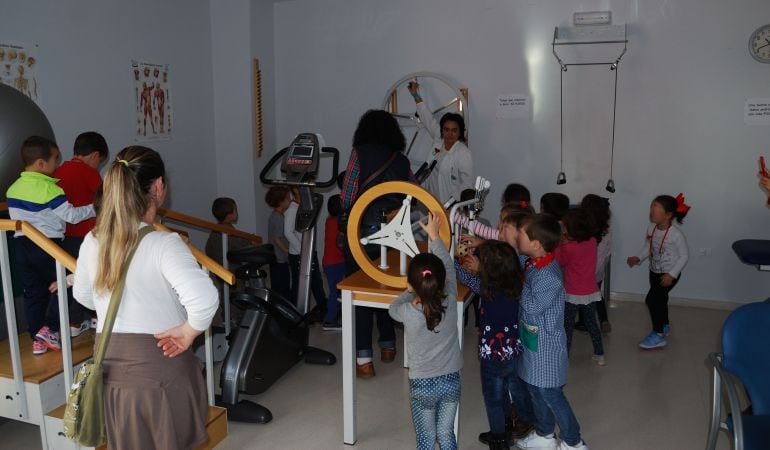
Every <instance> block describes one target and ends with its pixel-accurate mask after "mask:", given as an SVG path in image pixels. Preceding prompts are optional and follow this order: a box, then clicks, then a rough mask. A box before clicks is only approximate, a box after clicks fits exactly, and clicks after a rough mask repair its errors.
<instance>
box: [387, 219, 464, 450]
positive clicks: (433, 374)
mask: <svg viewBox="0 0 770 450" xmlns="http://www.w3.org/2000/svg"><path fill="white" fill-rule="evenodd" d="M440 224H441V219H440V218H438V217H437V216H435V215H434V214H433V213H429V214H428V224H427V226H426V225H424V224H422V223H420V226H421V227H422V229H423V230H425V232H426V233H427V234H428V238H429V240H430V242H429V244H428V246H429V248H430V251H431V252H433V253H420V254H419V255H416V256H415V257H414V258H412V261H411V262H410V263H409V268H408V270H407V290H406V292H404V293H403V294H401V295H400V296H399V297H398V298H397V299H396V300H395V301H393V303H391V305H390V309H389V312H390V316H391V317H392V318H393V319H395V320H398V321H400V322H403V323H404V336H405V338H406V347H407V349H408V350H409V396H410V399H411V406H412V421H413V423H414V430H415V434H416V435H417V449H418V450H429V449H430V450H432V449H433V448H434V446H435V444H436V441H438V444H439V447H440V448H441V449H442V450H448V449H456V448H457V441H456V437H455V434H454V420H455V413H456V412H457V405H458V402H459V401H460V369H462V365H463V360H462V355H461V354H460V344H459V342H458V337H457V282H456V277H455V270H454V265H453V263H452V257H451V256H449V252H448V251H447V249H446V247H444V243H443V242H442V241H441V239H440V238H439V234H438V230H439V225H440Z"/></svg>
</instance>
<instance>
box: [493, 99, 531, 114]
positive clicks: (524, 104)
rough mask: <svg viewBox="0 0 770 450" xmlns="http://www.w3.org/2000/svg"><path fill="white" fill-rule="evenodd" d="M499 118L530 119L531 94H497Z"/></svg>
mask: <svg viewBox="0 0 770 450" xmlns="http://www.w3.org/2000/svg"><path fill="white" fill-rule="evenodd" d="M497 118H498V119H529V96H528V95H522V94H505V95H498V96H497Z"/></svg>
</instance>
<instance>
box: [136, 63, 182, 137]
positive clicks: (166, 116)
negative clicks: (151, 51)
mask: <svg viewBox="0 0 770 450" xmlns="http://www.w3.org/2000/svg"><path fill="white" fill-rule="evenodd" d="M168 72H169V71H168V64H150V63H146V62H141V61H131V79H132V80H133V82H134V92H133V95H134V102H135V104H136V107H135V108H134V114H133V116H134V129H135V130H136V134H135V137H136V140H137V141H164V140H169V139H171V130H172V120H171V118H172V114H171V111H172V109H171V84H170V82H169V73H168Z"/></svg>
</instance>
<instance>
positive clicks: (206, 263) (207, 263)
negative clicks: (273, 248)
mask: <svg viewBox="0 0 770 450" xmlns="http://www.w3.org/2000/svg"><path fill="white" fill-rule="evenodd" d="M153 225H155V229H156V230H160V231H165V232H168V233H173V231H171V229H169V228H168V227H167V226H165V225H163V224H162V223H159V222H155V223H154V224H153ZM187 246H188V247H190V251H191V252H192V254H193V255H194V256H195V259H197V260H198V263H200V265H202V266H203V267H205V268H207V269H208V270H209V272H211V273H213V274H215V275H216V276H218V277H219V278H221V279H222V280H224V282H225V283H227V284H230V285H233V284H235V275H234V274H233V273H232V272H230V271H229V270H227V269H225V268H224V267H222V265H221V264H219V263H218V262H216V261H214V260H213V259H211V258H209V256H208V255H206V254H205V253H203V252H202V251H200V250H198V249H197V248H195V246H193V245H192V244H190V243H188V244H187Z"/></svg>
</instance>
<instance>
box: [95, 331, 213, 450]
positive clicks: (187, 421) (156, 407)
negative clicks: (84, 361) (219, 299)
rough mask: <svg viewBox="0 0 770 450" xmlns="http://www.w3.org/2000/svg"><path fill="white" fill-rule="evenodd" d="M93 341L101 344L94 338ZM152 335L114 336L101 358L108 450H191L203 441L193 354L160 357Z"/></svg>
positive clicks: (200, 385) (202, 398)
mask: <svg viewBox="0 0 770 450" xmlns="http://www.w3.org/2000/svg"><path fill="white" fill-rule="evenodd" d="M96 342H97V344H98V342H99V335H97V338H96ZM157 343H158V341H157V340H156V339H155V338H154V337H153V336H152V335H150V334H131V333H113V334H112V337H111V338H110V343H109V346H108V347H107V354H106V356H105V358H104V416H105V423H106V427H107V442H108V446H109V448H110V449H115V450H136V449H163V450H183V449H193V448H196V447H198V446H199V445H200V444H202V443H203V442H205V441H206V439H207V437H208V435H207V433H206V417H207V414H208V405H207V402H206V386H205V383H204V381H203V376H202V374H201V364H200V362H199V361H198V359H197V358H196V357H195V355H194V354H193V353H192V352H191V351H189V350H188V351H186V352H184V353H182V354H181V355H179V356H177V357H175V358H169V357H167V356H163V351H162V350H161V349H159V348H158V347H157Z"/></svg>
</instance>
